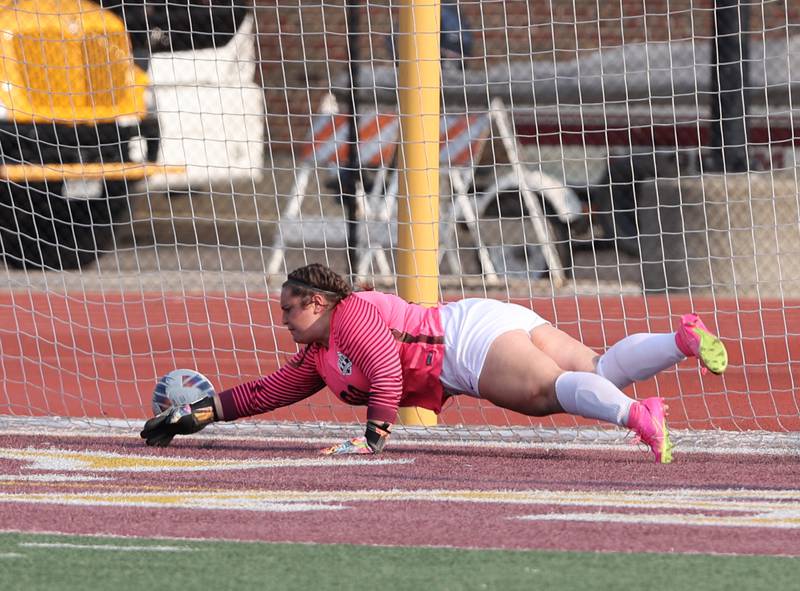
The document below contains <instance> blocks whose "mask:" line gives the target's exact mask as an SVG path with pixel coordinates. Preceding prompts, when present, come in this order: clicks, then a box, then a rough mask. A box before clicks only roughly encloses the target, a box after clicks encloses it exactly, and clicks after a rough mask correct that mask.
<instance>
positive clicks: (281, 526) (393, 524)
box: [0, 434, 800, 556]
mask: <svg viewBox="0 0 800 591" xmlns="http://www.w3.org/2000/svg"><path fill="white" fill-rule="evenodd" d="M394 443H395V445H394V447H392V448H391V449H390V450H388V451H387V452H385V453H384V454H383V455H381V456H380V457H378V458H366V460H367V462H368V463H367V464H366V465H335V466H334V465H328V466H325V465H322V466H312V467H308V466H306V467H261V468H252V469H235V470H222V469H212V470H208V471H203V472H174V471H172V472H168V473H165V472H163V471H144V472H135V471H127V470H125V469H123V470H118V471H113V472H104V471H102V470H101V471H81V470H79V469H75V467H74V466H72V468H66V467H65V468H64V469H61V470H59V468H58V466H50V467H49V468H48V467H45V468H42V467H40V468H38V469H34V468H32V467H31V466H32V465H31V463H30V460H20V459H10V458H9V454H13V453H17V452H18V451H19V450H23V451H24V450H32V449H37V450H41V451H40V452H39V453H41V454H44V455H47V454H51V455H52V454H59V453H66V452H67V451H69V450H75V451H81V452H113V453H115V454H123V455H125V456H134V459H135V458H136V457H139V456H142V457H144V458H163V459H167V460H168V459H170V458H174V457H178V456H179V457H183V458H194V459H198V460H211V459H214V460H244V459H248V460H265V459H283V460H287V459H288V460H301V459H312V460H318V459H320V457H321V456H319V455H318V453H317V448H318V447H319V446H318V445H310V444H307V443H303V442H291V441H288V442H287V441H284V442H278V443H265V442H263V441H261V442H259V441H231V440H225V439H222V438H214V439H208V440H198V439H183V440H182V441H179V442H176V444H175V445H173V447H170V448H167V449H164V450H155V449H149V448H146V447H145V446H144V445H143V444H142V443H141V442H140V441H139V440H138V439H136V438H132V437H126V438H118V439H114V438H108V439H89V440H83V441H82V440H80V439H78V438H76V437H62V438H54V437H48V436H11V435H1V434H0V524H2V529H4V530H19V531H25V532H65V533H74V534H113V535H125V536H148V537H151V536H178V537H191V538H214V539H233V540H264V541H273V542H313V543H353V544H388V545H403V546H415V545H433V546H453V547H470V548H509V549H510V548H517V549H553V550H581V551H630V552H639V551H647V552H679V553H683V552H715V553H735V554H776V555H777V554H780V555H793V556H798V555H800V535H798V529H797V527H798V526H800V519H799V518H798V516H799V515H800V512H798V506H800V496H798V495H799V494H800V493H798V491H797V490H794V489H796V488H798V483H800V457H798V456H797V455H795V456H793V457H777V458H776V457H767V456H742V457H738V458H737V457H732V456H715V455H710V454H698V455H695V454H683V455H678V456H677V457H678V459H677V461H676V462H675V463H674V464H671V465H666V466H662V465H656V464H652V463H650V456H649V454H646V453H644V452H642V453H636V452H635V451H616V450H614V451H590V450H552V449H550V450H545V449H509V448H505V449H501V448H492V449H489V448H458V447H453V448H438V449H420V448H411V447H407V446H406V447H404V446H403V445H402V442H394ZM9 450H10V451H9ZM64 450H66V451H64ZM3 454H5V455H3ZM351 458H352V456H351ZM374 459H381V460H393V461H404V462H406V463H393V464H388V465H378V464H376V463H375V462H374V461H371V460H374ZM127 461H128V462H130V460H127ZM129 465H130V464H129ZM53 474H60V475H62V476H73V477H74V476H75V475H80V476H84V477H93V476H102V477H104V478H107V480H101V481H96V482H95V481H66V482H58V481H55V480H51V481H50V482H46V481H32V480H30V477H31V476H37V475H43V476H48V475H50V476H52V475H53ZM674 489H681V490H683V492H677V493H674V492H673V493H669V492H667V491H670V490H674ZM729 489H736V490H738V491H739V493H731V494H741V491H742V490H748V491H750V494H751V496H753V497H758V496H759V495H767V496H775V495H776V494H779V495H783V498H782V500H780V501H776V502H775V504H774V507H775V509H776V510H780V509H781V508H783V511H784V513H783V517H780V519H783V522H782V523H783V527H775V524H774V523H773V524H772V526H771V527H740V526H732V525H731V524H730V523H728V524H727V525H725V524H724V523H720V524H715V525H688V524H686V523H684V522H682V520H686V519H690V518H691V517H692V516H695V517H696V516H698V515H701V514H702V515H706V516H710V517H712V518H713V517H719V518H720V519H723V520H724V519H726V518H727V517H730V516H731V515H740V516H741V515H743V516H751V515H753V514H758V513H759V512H761V513H763V510H759V509H757V508H754V507H752V506H748V505H736V504H732V505H730V506H729V507H728V508H727V509H725V510H720V509H719V508H714V507H697V506H694V505H692V503H691V502H686V503H682V502H680V503H677V504H676V503H675V501H676V499H677V497H676V495H690V496H691V495H695V494H696V495H709V494H710V495H713V494H723V493H721V492H720V491H727V490H729ZM243 490H246V491H249V492H248V493H247V494H249V495H254V494H255V495H258V496H259V497H260V498H261V499H262V500H266V501H270V500H273V499H274V500H275V502H280V501H281V499H284V500H285V497H286V495H287V493H286V492H285V491H294V493H293V494H296V495H300V496H303V495H312V494H315V492H320V491H328V492H330V493H331V494H332V495H334V496H337V495H338V497H337V498H339V497H341V495H343V494H344V493H346V492H348V491H367V492H366V494H363V493H362V495H361V497H360V498H359V499H355V500H352V499H346V498H339V500H336V501H335V502H327V501H321V504H323V505H325V504H328V505H331V504H334V505H338V506H340V507H343V508H339V509H338V510H301V511H293V512H275V511H268V510H211V509H204V508H194V509H186V508H174V507H156V508H153V507H136V506H98V505H97V502H96V499H94V500H93V498H92V497H91V494H93V493H103V494H112V495H113V498H114V499H116V500H117V501H119V500H120V499H121V500H122V501H123V505H125V503H124V501H125V499H128V498H130V497H131V496H132V495H136V494H137V493H150V494H156V495H168V494H169V495H180V494H183V493H186V494H199V495H201V496H204V497H205V498H208V499H213V498H214V497H215V495H219V494H220V491H223V492H224V491H227V492H228V493H231V492H233V493H235V492H237V491H243ZM432 490H436V491H440V492H439V493H436V494H439V495H444V496H445V497H446V496H447V495H448V494H449V493H448V491H462V492H464V493H465V494H467V495H468V496H472V497H474V498H473V499H472V500H471V501H465V500H464V499H463V498H459V499H457V498H445V499H444V500H436V501H433V500H422V499H414V498H408V499H404V500H392V499H391V498H388V499H387V498H384V495H386V494H390V495H391V494H396V493H397V491H408V492H409V493H410V494H411V495H412V496H413V494H417V491H432ZM387 491H394V492H389V493H387ZM479 491H484V493H486V491H496V492H493V493H491V494H490V495H489V496H490V497H491V498H492V500H493V501H494V502H485V501H486V500H487V499H484V498H481V497H480V493H479ZM519 491H529V492H530V494H536V495H542V494H547V491H564V493H563V498H562V496H561V495H559V496H558V497H557V498H556V499H554V500H552V501H550V502H544V503H537V504H524V503H513V502H510V501H512V500H513V497H514V495H515V494H518V493H519ZM648 491H661V495H660V496H658V497H656V498H657V499H661V500H665V501H667V502H669V503H672V504H673V506H671V507H657V508H653V507H652V506H649V505H644V506H637V505H636V504H635V503H633V504H632V503H626V502H625V501H624V500H618V502H617V503H616V505H615V506H605V507H603V506H599V507H598V506H593V505H591V504H589V505H588V506H587V505H575V506H573V505H568V504H566V503H564V500H566V499H567V498H568V496H569V495H570V494H581V495H583V496H589V497H593V498H594V497H596V498H601V497H604V496H607V495H611V496H613V497H615V498H617V499H621V498H622V497H621V495H623V494H628V495H631V494H632V495H643V494H646V493H647V492H648ZM776 491H777V492H776ZM41 493H47V494H49V495H53V496H52V497H50V500H49V501H47V502H34V501H36V500H37V499H38V497H36V495H37V494H41ZM486 494H488V493H486ZM726 494H727V493H726ZM87 495H88V496H87ZM723 496H724V495H723ZM11 498H14V499H16V501H21V502H9V499H11ZM70 499H72V500H73V501H74V500H75V499H83V500H84V501H85V503H86V504H84V505H68V504H63V503H68V502H70ZM231 502H233V501H231ZM211 504H213V503H211ZM790 505H791V506H790ZM731 508H734V509H735V510H734V511H729V510H728V509H731ZM563 513H582V514H583V513H586V514H595V515H597V516H599V519H600V520H599V521H596V522H584V521H560V520H552V519H558V515H559V514H563ZM524 515H537V516H540V517H541V516H542V515H545V516H547V518H548V519H551V520H541V519H536V520H523V519H519V517H520V516H524ZM614 515H623V516H625V515H629V516H633V517H636V516H639V517H642V518H643V519H647V518H652V517H653V516H656V517H657V516H673V517H674V518H676V519H677V520H678V522H679V523H676V524H672V525H664V524H653V523H641V522H637V523H617V522H614V521H613V519H610V517H611V516H614ZM604 516H605V517H604ZM675 516H677V517H675ZM607 517H608V518H607ZM787 524H788V525H787ZM789 526H791V527H789Z"/></svg>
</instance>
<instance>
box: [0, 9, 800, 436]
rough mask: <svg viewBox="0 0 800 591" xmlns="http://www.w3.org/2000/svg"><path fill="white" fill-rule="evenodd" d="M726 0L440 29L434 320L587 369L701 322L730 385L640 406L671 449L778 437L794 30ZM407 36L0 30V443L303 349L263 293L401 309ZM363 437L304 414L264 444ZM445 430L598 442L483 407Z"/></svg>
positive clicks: (318, 400)
mask: <svg viewBox="0 0 800 591" xmlns="http://www.w3.org/2000/svg"><path fill="white" fill-rule="evenodd" d="M420 1H421V2H422V3H424V2H425V0H420ZM728 4H729V3H726V2H713V1H711V0H706V1H694V2H692V1H689V0H687V1H686V2H679V3H676V2H667V1H666V0H664V1H660V2H647V3H644V4H636V5H631V4H628V3H622V4H620V3H617V4H613V3H611V4H609V3H603V2H598V1H597V0H586V1H577V0H576V1H574V2H571V3H564V2H544V3H540V2H520V1H499V0H475V1H461V2H458V3H457V4H456V3H449V2H445V3H443V4H442V6H441V9H440V10H441V21H440V22H441V29H442V35H441V37H440V41H441V65H442V68H441V84H442V101H441V124H440V129H439V132H440V138H441V149H440V158H439V171H440V174H439V181H440V188H439V193H440V196H441V198H440V218H439V237H440V252H439V257H440V273H441V275H440V296H441V298H443V299H455V298H458V297H462V296H465V295H488V296H490V297H496V298H499V299H503V300H509V301H515V302H518V303H521V304H523V305H526V306H532V307H534V308H535V309H536V310H537V311H539V312H540V313H541V314H542V315H543V316H545V317H547V318H549V319H550V320H552V321H553V322H554V323H555V324H556V325H557V326H559V327H561V328H563V329H564V330H566V331H567V332H569V333H570V334H573V335H574V336H577V337H579V338H581V340H583V341H584V342H585V343H586V344H587V345H589V346H591V347H594V348H596V349H598V350H602V349H604V348H606V347H608V346H609V345H610V344H612V343H613V342H615V341H617V340H618V339H620V338H621V337H623V336H624V335H626V334H631V333H634V332H640V331H669V330H672V329H673V328H674V327H675V325H676V321H677V319H678V317H679V316H680V314H682V313H685V312H688V311H689V310H691V309H694V310H696V311H698V312H699V313H701V315H702V316H703V317H704V318H705V320H706V322H707V323H708V324H709V325H712V326H713V327H714V328H715V329H717V330H718V331H719V332H720V334H721V336H722V337H723V338H724V339H725V340H726V342H727V343H728V345H729V350H730V353H731V366H730V368H729V370H728V372H727V373H726V374H725V376H724V377H721V378H717V377H701V376H700V374H699V372H698V370H697V368H696V366H695V365H694V364H692V363H689V362H687V363H686V364H682V365H680V366H679V367H678V368H676V369H675V370H672V371H667V372H665V373H664V374H662V375H661V376H660V377H659V378H658V379H657V380H652V381H650V382H648V383H643V384H641V385H637V387H636V389H635V390H633V391H632V393H633V394H634V395H636V396H645V395H651V394H659V395H663V396H665V397H666V398H667V399H669V402H670V405H671V408H672V415H671V417H672V418H671V421H672V424H673V425H674V426H675V427H676V428H678V429H682V430H685V432H686V433H704V432H705V431H706V430H709V429H711V430H714V429H722V430H726V431H732V432H741V431H757V432H764V433H796V432H798V431H800V401H798V396H797V394H796V387H797V385H796V380H795V377H794V372H795V368H796V365H797V363H798V359H800V349H798V346H797V342H798V336H799V335H800V280H799V279H798V277H797V275H796V273H795V272H794V267H795V265H794V264H793V263H792V262H791V261H792V260H794V259H796V258H797V257H798V256H800V208H799V207H798V200H797V195H798V194H799V193H800V191H799V190H798V179H797V173H796V167H797V161H796V148H795V143H796V141H797V139H796V132H795V126H794V115H795V103H796V100H795V94H796V90H797V89H796V85H797V84H798V82H800V70H799V69H798V68H800V63H799V62H798V60H800V36H798V23H797V22H795V21H794V20H793V19H796V15H795V13H794V12H792V11H787V10H785V4H784V3H782V2H762V3H758V4H742V5H741V6H740V5H739V4H738V3H730V4H731V6H730V7H729V6H728ZM404 5H405V4H404ZM417 5H419V3H417ZM400 10H401V6H400V4H399V3H396V2H391V1H380V2H373V1H365V2H354V1H352V0H351V1H349V2H348V3H338V2H337V3H323V2H319V1H314V0H309V1H303V2H299V3H298V2H292V3H289V2H281V1H279V2H277V3H266V2H259V1H257V2H256V4H255V6H250V5H249V4H248V3H247V2H245V1H244V0H243V1H242V2H238V1H233V0H209V1H208V2H205V3H202V4H199V3H194V2H178V1H176V0H169V1H162V2H147V3H138V2H125V1H122V0H119V1H118V2H114V1H112V0H108V1H106V2H104V3H103V6H100V5H98V4H95V3H92V2H88V1H80V2H79V1H78V0H70V1H68V0H47V1H45V0H38V1H37V0H27V1H17V2H15V3H12V4H11V5H9V6H6V7H4V8H2V9H0V26H2V28H3V30H4V31H5V35H4V37H3V40H2V51H3V64H4V69H2V70H0V73H2V74H3V75H4V76H5V79H4V80H3V83H4V84H3V86H2V88H0V147H2V158H3V161H2V169H1V170H2V173H3V174H2V179H4V180H2V181H0V185H1V186H0V247H2V254H3V255H4V258H5V262H4V266H3V267H0V351H2V357H0V415H12V416H20V417H27V416H50V417H52V416H67V417H73V418H79V419H88V418H96V417H109V418H113V419H120V420H122V421H130V422H131V423H137V422H139V421H140V420H141V419H142V418H143V417H144V416H146V414H147V412H148V408H149V397H150V393H151V391H152V387H153V384H154V382H155V380H156V379H157V377H158V376H160V375H163V374H164V373H166V372H167V371H169V370H170V369H173V368H175V367H194V368H197V369H199V370H201V371H202V372H203V373H204V374H206V375H207V376H208V377H209V378H211V379H212V381H214V382H215V383H216V384H217V385H218V387H229V386H232V385H235V384H237V383H239V382H241V381H245V380H248V379H250V378H253V377H256V376H258V375H262V374H264V373H267V372H269V371H272V370H273V369H275V368H276V367H277V366H278V364H279V363H281V362H282V361H283V360H284V359H286V357H287V356H288V354H290V353H291V352H293V351H294V350H295V346H294V344H293V343H292V342H291V340H290V339H289V338H288V335H286V334H285V331H283V330H282V329H281V328H280V316H279V314H280V311H279V309H278V306H277V297H278V296H277V292H276V289H277V287H278V286H279V285H280V283H281V281H282V280H283V279H284V277H285V274H286V272H287V271H288V270H290V269H292V268H294V267H296V266H299V265H301V264H305V263H307V262H323V263H327V264H330V265H331V266H332V267H334V268H335V269H336V270H338V271H340V272H342V273H343V274H346V275H348V276H350V277H352V278H354V279H357V280H366V281H368V282H372V283H374V284H376V286H377V287H378V288H380V289H385V290H388V291H393V290H395V289H396V288H397V277H398V274H399V271H398V266H397V252H398V249H399V247H400V245H399V244H398V237H397V214H396V211H397V200H398V195H399V192H400V189H399V186H400V183H399V179H398V166H399V163H398V159H397V154H398V150H399V145H400V141H401V131H400V130H401V118H402V117H403V115H402V114H401V111H400V100H399V96H400V93H401V91H402V90H403V88H402V86H403V85H402V83H400V82H399V81H398V67H397V63H396V60H397V59H398V58H399V50H398V48H399V47H400V46H401V44H402V43H403V41H404V35H405V36H407V35H408V33H407V32H406V31H405V30H404V29H403V28H402V27H401V24H400V19H399V17H398V15H399V12H400ZM34 17H35V18H34ZM126 32H127V38H126V37H125V33H126ZM354 106H355V110H356V112H357V114H358V129H357V133H355V132H354V131H353V130H352V129H351V126H350V122H351V120H352V117H351V115H350V113H351V112H352V110H353V107H354ZM356 136H357V138H358V144H357V145H358V150H357V152H355V153H354V156H352V157H351V154H350V151H349V150H348V146H349V145H353V144H352V143H351V140H352V139H353V137H356ZM362 414H363V413H362V410H361V409H354V408H352V407H348V406H346V405H343V404H342V403H340V402H337V401H335V400H334V399H333V398H332V397H331V396H330V395H328V394H327V393H323V394H320V395H317V396H316V397H314V398H311V399H310V400H309V401H308V402H306V403H303V404H301V405H296V406H295V407H292V408H289V409H284V410H282V411H280V412H279V413H277V414H276V415H275V416H274V417H271V418H277V419H279V420H285V421H290V422H304V421H314V422H326V423H328V422H336V421H339V422H342V423H345V424H351V423H353V422H356V421H358V420H360V419H363V416H362ZM440 423H441V424H442V425H444V428H442V429H440V430H439V432H445V433H447V432H448V429H454V428H456V427H458V429H459V431H458V433H462V434H463V433H464V432H468V433H473V434H474V435H476V436H477V437H487V438H490V436H489V434H490V433H494V434H495V435H499V436H501V437H502V436H503V433H505V432H506V430H508V429H517V430H519V433H527V431H526V430H527V429H531V428H537V429H543V431H541V432H542V433H551V432H555V433H558V434H560V436H563V437H565V438H571V439H572V438H577V439H580V438H581V437H583V436H584V435H581V434H588V435H586V436H588V437H590V438H591V437H595V436H598V435H597V434H598V433H600V431H596V430H594V426H593V424H592V423H589V422H583V421H580V422H576V421H574V420H573V419H572V418H567V419H564V418H556V419H544V420H538V419H537V420H532V419H528V418H526V417H520V416H518V415H515V414H513V413H509V412H506V411H502V410H500V409H497V408H492V407H489V406H485V405H482V404H479V403H477V402H475V401H473V400H471V399H469V400H466V399H457V400H453V401H451V402H449V403H448V404H447V405H446V407H445V410H444V412H443V414H442V415H441V417H440ZM464 430H465V431H464Z"/></svg>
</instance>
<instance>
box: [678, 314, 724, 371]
mask: <svg viewBox="0 0 800 591" xmlns="http://www.w3.org/2000/svg"><path fill="white" fill-rule="evenodd" d="M675 344H676V345H678V349H680V351H681V353H683V354H684V355H686V356H687V357H697V359H698V360H699V361H700V365H701V366H702V368H703V373H705V372H706V369H708V371H710V372H711V373H714V374H717V375H719V374H721V373H722V372H723V371H725V369H726V368H727V367H728V352H727V351H726V350H725V344H724V343H723V342H722V341H721V340H720V339H719V337H717V336H716V335H714V334H712V333H711V332H710V331H709V330H708V328H706V325H705V324H703V321H702V320H700V318H699V317H698V316H697V314H684V315H683V316H681V327H680V328H679V329H678V332H676V333H675Z"/></svg>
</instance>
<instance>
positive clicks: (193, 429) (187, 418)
mask: <svg viewBox="0 0 800 591" xmlns="http://www.w3.org/2000/svg"><path fill="white" fill-rule="evenodd" d="M214 419H215V415H214V399H213V398H211V397H210V396H209V397H207V398H203V399H202V400H198V401H197V402H195V403H193V404H184V405H182V406H173V407H172V408H168V409H167V410H165V411H164V412H162V413H160V414H158V415H156V416H154V417H153V418H152V419H150V420H149V421H147V422H146V423H145V424H144V428H143V429H142V432H141V433H139V435H140V437H141V438H142V439H144V440H146V441H147V445H153V446H156V447H167V446H168V445H169V444H170V443H171V442H172V438H173V437H175V436H176V435H191V434H192V433H197V432H198V431H200V430H201V429H203V428H204V427H205V426H206V425H208V424H209V423H212V422H214Z"/></svg>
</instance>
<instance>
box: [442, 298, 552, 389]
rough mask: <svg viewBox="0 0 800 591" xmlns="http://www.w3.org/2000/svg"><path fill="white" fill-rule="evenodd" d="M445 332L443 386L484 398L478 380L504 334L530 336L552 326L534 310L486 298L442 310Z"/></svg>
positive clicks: (455, 304) (443, 307)
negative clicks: (489, 354) (491, 349)
mask: <svg viewBox="0 0 800 591" xmlns="http://www.w3.org/2000/svg"><path fill="white" fill-rule="evenodd" d="M440 313H441V317H442V328H443V329H444V363H443V364H442V375H441V378H440V380H441V382H442V383H443V384H444V385H445V387H447V388H449V389H450V390H455V391H457V392H460V393H462V394H469V395H470V396H475V397H476V398H480V392H478V378H479V377H480V375H481V370H483V363H484V361H486V355H487V354H488V353H489V347H490V346H491V344H492V343H493V342H494V340H495V339H496V338H497V337H498V336H500V335H501V334H503V333H506V332H510V331H512V330H524V331H525V332H530V331H532V330H533V329H534V328H536V327H537V326H541V325H543V324H550V323H549V322H548V321H547V320H545V319H544V318H542V317H541V316H539V315H538V314H537V313H536V312H534V311H533V310H530V309H528V308H524V307H522V306H518V305H517V304H509V303H506V302H501V301H499V300H492V299H486V298H469V299H464V300H459V301H457V302H452V303H450V304H447V305H445V306H442V307H441V308H440Z"/></svg>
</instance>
